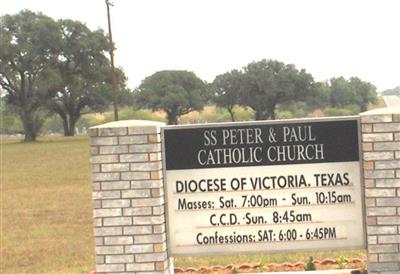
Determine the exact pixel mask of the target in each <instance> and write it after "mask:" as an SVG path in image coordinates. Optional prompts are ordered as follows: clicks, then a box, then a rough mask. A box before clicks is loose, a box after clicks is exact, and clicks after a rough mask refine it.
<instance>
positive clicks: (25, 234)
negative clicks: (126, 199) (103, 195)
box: [0, 137, 94, 273]
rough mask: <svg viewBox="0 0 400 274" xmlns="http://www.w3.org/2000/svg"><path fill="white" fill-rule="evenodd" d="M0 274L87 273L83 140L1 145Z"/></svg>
mask: <svg viewBox="0 0 400 274" xmlns="http://www.w3.org/2000/svg"><path fill="white" fill-rule="evenodd" d="M1 166H2V172H1V174H2V178H1V188H2V191H1V192H2V199H1V200H2V201H1V203H2V204H1V208H2V214H1V215H2V224H1V225H2V236H1V258H2V260H1V270H0V272H1V273H87V272H88V271H90V270H93V269H94V238H93V228H92V206H91V186H90V166H89V140H88V138H87V137H74V138H62V137H58V138H49V139H45V140H43V139H42V140H40V141H39V142H36V143H21V142H20V141H18V140H11V141H10V140H7V141H6V142H5V144H4V145H2V164H1Z"/></svg>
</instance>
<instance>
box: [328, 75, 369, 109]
mask: <svg viewBox="0 0 400 274" xmlns="http://www.w3.org/2000/svg"><path fill="white" fill-rule="evenodd" d="M329 84H330V85H329V88H330V102H331V105H332V106H333V107H336V108H343V107H346V106H349V105H356V106H357V107H358V108H359V110H360V111H366V110H367V109H368V104H369V103H375V102H376V101H377V94H376V87H375V86H374V85H372V84H371V83H369V82H365V81H362V80H361V79H359V78H358V77H352V78H350V80H346V79H345V78H344V77H338V78H332V79H330V83H329Z"/></svg>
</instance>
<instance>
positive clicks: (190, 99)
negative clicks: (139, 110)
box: [136, 70, 208, 125]
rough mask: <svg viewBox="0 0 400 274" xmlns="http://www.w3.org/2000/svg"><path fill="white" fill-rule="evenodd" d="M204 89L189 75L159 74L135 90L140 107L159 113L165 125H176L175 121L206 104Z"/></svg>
mask: <svg viewBox="0 0 400 274" xmlns="http://www.w3.org/2000/svg"><path fill="white" fill-rule="evenodd" d="M207 98H208V96H207V85H206V84H205V83H204V82H203V81H202V80H201V79H200V78H198V77H197V76H196V75H195V74H194V73H193V72H190V71H186V70H163V71H159V72H156V73H154V74H153V75H151V76H149V77H146V78H145V79H144V80H143V82H142V83H141V85H140V86H139V88H138V89H137V90H136V102H137V104H138V105H139V106H141V107H148V108H151V109H152V110H163V111H165V113H166V114H167V120H168V124H172V125H176V124H177V123H178V117H179V116H181V115H184V114H187V113H189V112H191V111H194V110H202V109H203V106H204V104H205V102H206V100H207Z"/></svg>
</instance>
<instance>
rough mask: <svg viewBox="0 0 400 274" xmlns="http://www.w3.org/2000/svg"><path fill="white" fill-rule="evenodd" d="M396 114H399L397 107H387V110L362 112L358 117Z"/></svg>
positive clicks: (399, 110) (378, 109)
mask: <svg viewBox="0 0 400 274" xmlns="http://www.w3.org/2000/svg"><path fill="white" fill-rule="evenodd" d="M397 113H400V108H399V107H387V108H377V109H373V110H369V111H366V112H362V113H360V115H361V116H363V115H380V114H397Z"/></svg>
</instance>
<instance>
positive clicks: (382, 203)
mask: <svg viewBox="0 0 400 274" xmlns="http://www.w3.org/2000/svg"><path fill="white" fill-rule="evenodd" d="M361 131H362V150H363V167H364V185H365V206H366V224H367V242H368V258H367V260H368V273H369V274H378V273H379V274H399V273H400V110H398V109H397V110H395V109H380V110H374V111H370V112H365V113H362V114H361Z"/></svg>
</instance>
